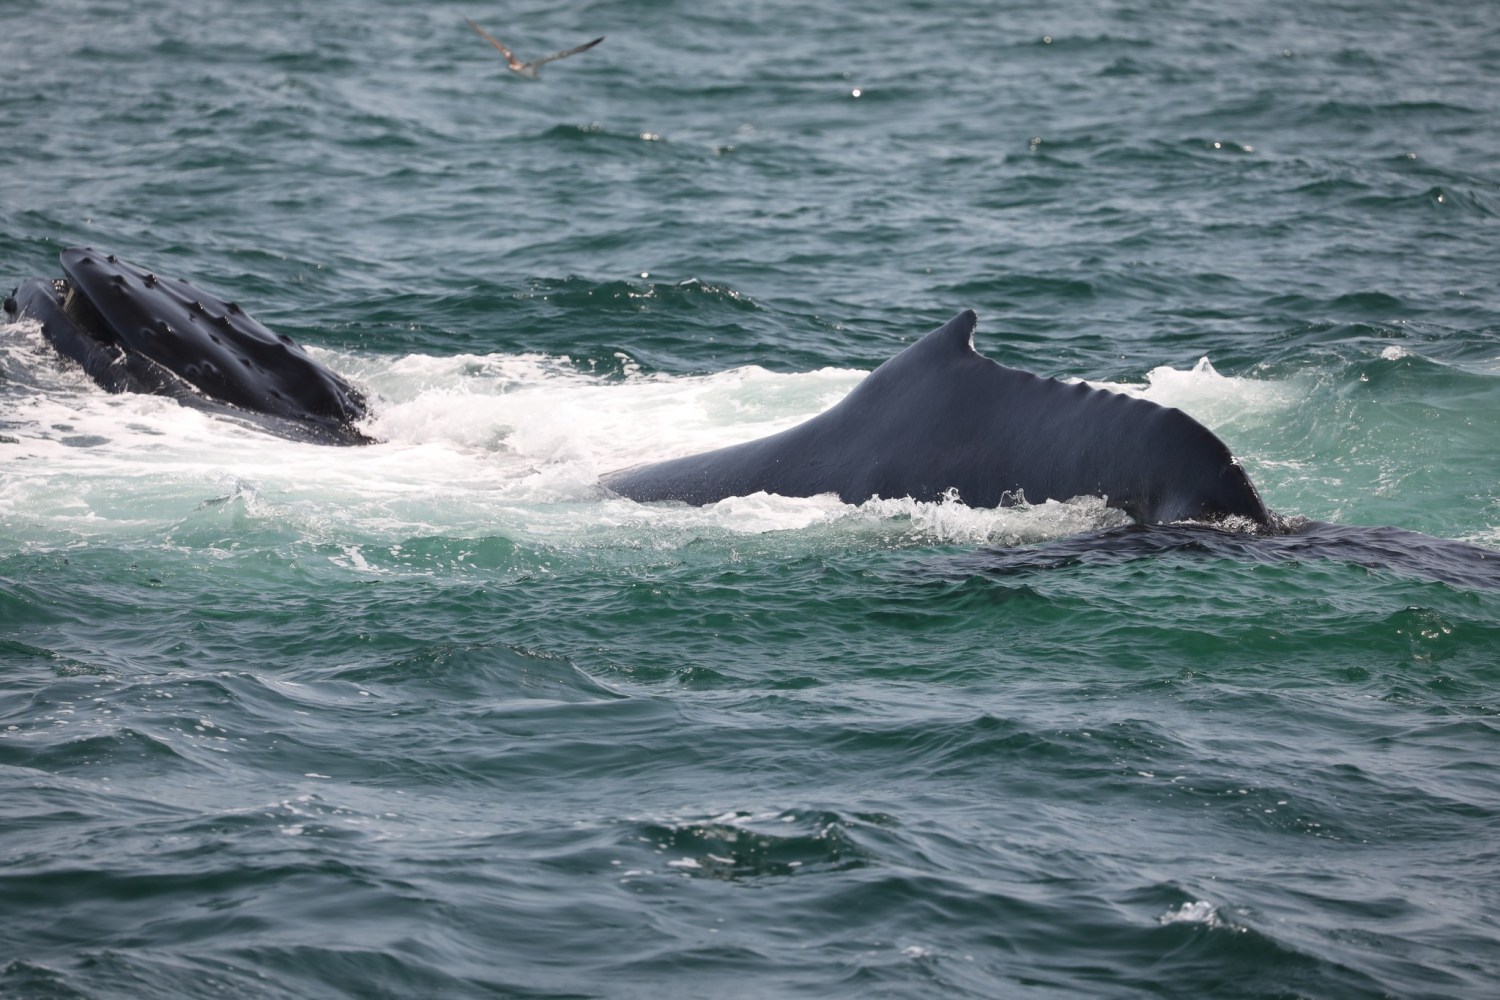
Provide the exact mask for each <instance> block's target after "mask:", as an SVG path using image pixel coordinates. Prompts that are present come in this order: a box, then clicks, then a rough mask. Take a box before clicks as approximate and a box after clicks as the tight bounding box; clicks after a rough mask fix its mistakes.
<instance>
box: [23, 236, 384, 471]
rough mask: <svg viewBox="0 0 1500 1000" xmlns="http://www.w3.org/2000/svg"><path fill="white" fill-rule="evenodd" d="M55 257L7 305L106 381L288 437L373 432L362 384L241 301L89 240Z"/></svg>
mask: <svg viewBox="0 0 1500 1000" xmlns="http://www.w3.org/2000/svg"><path fill="white" fill-rule="evenodd" d="M60 259H61V261H62V269H63V274H64V277H62V278H60V279H46V278H30V279H28V280H26V281H23V282H22V283H21V284H20V285H19V286H18V287H17V288H16V290H15V291H14V292H13V293H12V295H11V296H10V298H8V299H6V300H5V310H6V312H8V313H10V314H12V315H13V316H17V317H19V316H30V317H33V318H35V319H37V320H38V321H40V323H41V325H42V334H43V336H45V337H46V338H47V340H48V341H49V342H50V343H51V344H52V346H53V347H54V348H55V349H56V350H57V351H58V353H59V354H62V355H64V356H65V357H68V358H71V359H73V360H74V361H76V362H78V363H79V364H80V365H81V366H82V367H83V369H84V371H85V372H87V373H88V375H89V377H90V378H92V379H93V380H94V381H95V382H97V383H99V385H101V386H102V387H104V388H105V389H106V390H108V391H110V392H141V393H151V394H155V395H163V396H170V397H172V398H174V399H176V400H178V401H179V402H181V403H183V404H185V405H188V406H194V407H197V408H200V409H206V410H211V411H215V412H220V413H225V414H227V415H231V416H239V417H248V418H249V419H251V420H253V422H255V423H257V424H259V425H261V426H263V427H265V428H267V429H269V430H271V431H273V432H276V433H278V434H282V435H283V436H287V437H294V438H299V439H304V440H309V441H316V442H319V443H324V444H366V443H369V441H370V438H368V437H366V436H365V435H364V434H363V433H361V432H360V431H359V429H358V428H357V427H356V424H357V423H358V422H359V421H360V420H362V419H364V418H365V416H366V415H367V407H366V402H365V398H364V396H363V394H361V393H360V392H359V390H358V389H356V388H354V387H353V386H352V385H350V384H349V383H348V382H347V381H345V380H344V379H343V378H342V377H340V376H339V375H337V374H336V373H334V372H332V371H330V370H329V369H328V368H326V367H324V366H323V365H321V364H319V363H318V362H316V361H314V360H313V359H312V357H310V356H309V355H308V354H307V352H306V351H304V350H303V349H302V348H301V347H299V346H298V345H297V344H296V343H294V342H293V341H292V339H291V338H290V337H286V336H283V335H281V334H277V333H274V332H272V331H271V330H269V329H267V328H266V327H264V326H262V325H261V324H260V323H258V322H256V321H255V320H254V319H253V318H251V317H250V316H249V315H248V314H246V313H245V312H244V310H242V309H241V308H240V307H239V306H238V305H236V304H234V303H232V302H225V301H224V300H223V299H220V298H218V297H217V296H214V295H211V294H209V293H208V292H205V291H203V290H201V289H199V288H195V287H194V286H193V285H190V284H188V283H187V282H186V281H181V280H178V279H176V278H167V277H159V276H157V275H155V274H153V273H151V272H149V271H146V270H145V269H143V268H140V267H137V266H136V265H134V264H130V263H127V262H125V261H123V260H120V259H119V258H117V257H115V256H114V255H112V254H103V253H98V252H96V251H94V250H93V249H90V248H83V247H74V248H71V249H68V250H64V251H63V252H62V253H61V255H60Z"/></svg>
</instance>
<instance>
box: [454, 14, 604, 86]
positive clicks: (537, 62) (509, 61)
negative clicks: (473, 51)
mask: <svg viewBox="0 0 1500 1000" xmlns="http://www.w3.org/2000/svg"><path fill="white" fill-rule="evenodd" d="M464 20H465V21H466V22H468V25H469V27H471V28H473V29H474V30H475V31H477V32H479V37H480V38H483V39H484V40H485V41H487V42H489V43H490V44H491V45H493V46H494V47H495V48H497V49H499V50H500V54H501V55H502V56H504V57H505V65H506V66H508V67H510V70H511V72H512V73H520V74H521V75H522V76H524V77H526V79H528V80H535V79H536V78H537V74H538V73H540V72H541V69H542V64H543V63H549V62H551V61H552V60H554V59H561V58H562V57H563V56H571V55H577V54H578V53H579V52H582V51H584V50H585V49H591V48H593V47H594V46H595V45H598V44H599V43H600V42H602V41H604V36H603V35H600V36H599V37H598V38H596V39H594V40H593V41H592V42H584V43H583V44H582V45H576V46H574V47H573V48H571V49H564V50H563V51H561V52H554V53H552V54H551V55H550V56H542V57H541V58H540V59H533V60H531V61H530V62H522V61H521V60H519V59H517V58H516V54H515V53H514V52H512V51H511V50H510V49H507V48H506V47H505V46H504V45H503V44H501V42H500V39H498V38H496V37H495V36H494V35H492V34H490V33H489V32H488V31H485V30H484V29H483V28H481V27H480V26H479V25H477V24H475V23H474V22H473V21H470V20H469V19H468V18H467V17H466V18H464Z"/></svg>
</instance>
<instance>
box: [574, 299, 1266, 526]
mask: <svg viewBox="0 0 1500 1000" xmlns="http://www.w3.org/2000/svg"><path fill="white" fill-rule="evenodd" d="M976 324H977V317H976V316H975V314H974V313H973V312H972V311H970V310H966V311H964V312H961V313H959V314H958V315H957V316H955V317H954V318H953V319H952V320H950V321H949V322H948V323H946V324H944V325H943V326H941V327H939V328H938V329H936V330H934V331H932V332H931V333H929V334H927V335H926V336H925V337H923V338H922V339H921V340H919V341H917V342H916V343H915V344H913V345H912V346H910V347H908V348H907V349H906V350H904V351H902V352H901V353H900V354H898V355H896V356H895V357H893V358H891V359H890V360H889V361H887V362H886V363H885V364H883V365H881V366H880V367H879V368H877V369H876V370H875V371H874V372H873V373H871V375H870V376H869V377H868V378H866V379H865V380H864V381H863V382H861V383H860V384H859V385H858V386H856V387H855V389H854V390H853V391H852V392H850V393H849V395H847V396H846V397H844V399H843V400H841V401H840V402H839V403H837V404H836V405H834V406H833V407H831V408H830V409H828V410H826V411H825V412H823V413H820V414H819V415H817V416H815V417H813V418H811V419H810V420H807V421H806V422H804V423H802V424H799V425H797V426H796V427H793V428H790V429H789V430H786V431H782V432H781V433H779V434H773V435H770V436H769V437H765V438H761V439H759V440H755V441H750V442H746V443H745V444H739V445H731V446H729V447H726V448H720V449H717V450H715V451H710V452H705V453H703V454H699V455H690V456H687V457H684V458H677V459H670V460H668V461H664V462H657V463H653V464H649V465H642V466H636V467H634V468H630V469H624V470H621V471H619V472H615V473H611V474H608V475H606V476H604V477H603V478H602V482H603V484H604V485H605V486H606V487H607V488H608V489H610V490H612V491H613V492H615V493H618V494H620V495H622V496H626V497H630V498H631V499H635V500H638V501H642V502H649V501H654V500H676V501H681V502H684V503H690V504H706V503H712V502H715V501H717V500H721V499H723V498H725V497H729V496H742V495H747V494H750V493H756V492H760V491H764V492H767V493H775V494H780V495H782V496H816V495H818V494H823V493H833V494H837V495H838V496H839V498H840V499H842V500H844V501H845V502H847V503H861V502H863V501H865V500H867V499H870V498H871V497H886V498H899V497H911V498H913V499H916V500H923V501H934V500H938V499H940V498H942V497H944V496H945V495H949V494H956V495H957V497H958V498H959V499H961V500H962V501H963V502H965V503H967V504H969V505H970V506H974V507H995V506H1001V505H1005V504H1008V503H1013V502H1015V501H1017V500H1019V499H1022V498H1024V499H1025V500H1026V501H1028V502H1032V503H1038V502H1041V501H1042V500H1045V499H1054V500H1069V499H1072V498H1073V497H1078V496H1099V497H1103V498H1104V499H1105V501H1106V502H1107V503H1108V504H1110V505H1111V506H1114V507H1118V508H1120V509H1121V510H1124V511H1126V512H1127V513H1129V514H1130V515H1131V516H1132V517H1134V518H1135V519H1136V520H1138V521H1141V522H1144V523H1163V522H1171V521H1180V520H1222V519H1224V518H1226V517H1230V516H1239V517H1245V518H1249V519H1250V520H1252V521H1254V522H1255V523H1256V524H1262V525H1263V524H1266V523H1268V519H1269V515H1268V512H1267V511H1266V508H1265V506H1264V504H1263V503H1262V502H1261V500H1260V496H1259V494H1258V493H1257V492H1256V490H1255V487H1254V485H1253V484H1252V483H1251V482H1250V479H1249V477H1248V476H1247V475H1246V474H1245V471H1244V469H1243V468H1242V467H1241V466H1240V465H1239V463H1238V462H1237V461H1235V459H1234V456H1233V455H1231V454H1230V452H1229V449H1228V448H1227V447H1226V446H1225V445H1224V443H1223V442H1222V441H1220V440H1219V439H1218V438H1217V437H1216V436H1214V434H1213V432H1212V431H1210V430H1208V428H1206V427H1204V426H1203V425H1202V424H1200V423H1198V421H1196V420H1194V419H1193V418H1192V417H1190V416H1188V415H1187V414H1186V413H1183V412H1182V411H1181V410H1178V409H1174V408H1170V407H1164V406H1160V405H1158V404H1156V403H1152V402H1150V401H1148V400H1144V399H1137V398H1134V397H1131V396H1126V395H1124V394H1121V393H1117V392H1111V391H1109V390H1106V389H1098V388H1093V387H1090V386H1087V385H1084V384H1082V383H1064V382H1060V381H1058V380H1057V379H1053V378H1043V377H1040V376H1037V375H1033V374H1031V373H1029V372H1024V371H1020V370H1018V369H1015V368H1007V367H1005V366H1004V365H1000V364H997V363H995V362H994V361H991V360H989V359H988V358H985V357H982V356H981V355H979V354H978V353H976V352H975V350H974V345H973V334H974V329H975V326H976Z"/></svg>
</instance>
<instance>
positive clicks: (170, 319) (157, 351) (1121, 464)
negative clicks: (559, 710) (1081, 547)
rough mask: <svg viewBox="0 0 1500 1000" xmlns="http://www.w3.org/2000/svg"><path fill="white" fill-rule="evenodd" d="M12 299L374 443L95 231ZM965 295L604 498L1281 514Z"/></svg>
mask: <svg viewBox="0 0 1500 1000" xmlns="http://www.w3.org/2000/svg"><path fill="white" fill-rule="evenodd" d="M59 260H60V262H61V265H62V270H63V276H62V277H61V278H29V279H27V280H25V281H23V282H22V283H21V284H20V285H19V286H17V287H16V289H15V291H14V292H13V293H12V294H11V295H10V297H9V298H7V299H6V300H5V303H4V307H5V310H6V312H7V313H8V314H10V315H11V316H13V317H16V318H19V317H30V318H32V319H35V320H37V321H38V322H39V323H40V325H41V330H42V334H43V336H44V338H45V339H46V340H47V341H48V342H49V343H50V344H51V345H52V346H53V347H54V348H55V349H56V350H57V352H58V353H59V354H61V355H63V356H64V357H66V358H69V359H71V360H73V361H75V362H76V363H78V364H79V365H80V366H81V367H82V368H83V370H84V371H85V372H86V373H87V374H88V375H89V376H90V377H91V378H92V379H93V380H94V381H95V382H97V383H98V384H99V385H101V386H102V387H103V388H104V389H106V390H108V391H110V392H140V393H152V394H156V395H163V396H168V397H171V398H174V399H176V400H177V401H178V402H180V403H183V404H184V405H188V406H194V407H198V408H201V409H204V410H209V411H212V412H215V413H220V414H224V415H227V416H231V417H237V418H240V419H251V420H252V421H253V422H255V423H257V424H259V425H260V426H262V427H264V428H266V429H268V430H271V431H273V432H274V433H278V434H281V435H283V436H286V437H292V438H298V439H302V440H309V441H314V442H318V443H322V444H340V445H354V444H367V443H370V442H371V440H372V439H371V438H369V437H367V436H366V435H365V434H364V432H363V431H361V430H360V426H359V425H360V423H361V422H362V421H364V420H365V419H366V418H367V417H368V416H369V404H368V402H367V400H366V398H365V396H364V394H363V393H361V392H360V391H359V389H357V388H356V387H355V386H353V385H352V384H351V383H350V382H348V381H347V380H345V379H344V378H343V377H342V376H340V375H339V374H337V373H336V372H334V371H332V370H330V369H329V368H327V367H326V366H324V365H322V364H321V363H319V362H318V361H317V360H316V359H314V358H313V357H311V356H310V355H309V354H308V353H307V352H306V351H305V350H304V349H303V348H302V347H300V346H299V345H297V344H296V343H295V342H294V341H293V340H292V339H291V338H290V337H287V336H284V335H282V334H278V333H274V332H273V331H271V330H270V329H268V328H266V327H265V326H263V325H261V324H260V323H259V322H257V321H256V320H255V319H253V318H252V317H250V316H249V315H248V314H247V313H246V312H245V311H244V310H243V309H242V308H240V306H239V305H237V304H235V303H233V302H228V301H225V300H224V299H221V298H219V297H218V296H216V295H213V294H211V293H209V292H206V291H203V290H202V289H199V288H197V287H195V286H194V285H192V284H189V283H188V282H186V281H183V280H181V279H177V278H170V277H164V276H159V275H157V274H156V273H154V272H152V271H148V270H146V269H145V268H142V267H139V266H137V265H135V264H131V263H128V262H126V261H124V260H121V259H120V258H119V257H117V256H115V255H114V254H108V253H101V252H99V251H96V250H94V249H92V248H88V247H72V248H69V249H66V250H64V251H62V253H61V254H60V255H59ZM977 326H978V316H977V315H976V313H975V312H974V311H973V310H969V309H966V310H964V311H962V312H960V313H958V315H956V316H954V317H953V318H952V319H950V320H949V321H948V322H947V323H945V324H943V325H942V326H940V327H938V328H937V329H935V330H933V331H932V332H930V333H928V334H926V335H925V336H923V337H921V338H920V339H918V340H917V341H916V342H915V343H913V344H912V345H911V346H910V347H907V348H906V349H905V350H903V351H901V352H900V353H898V354H897V355H896V356H895V357H893V358H891V359H890V360H888V361H886V362H885V363H884V364H882V365H880V366H879V367H878V368H877V369H875V371H874V372H872V373H871V374H870V375H868V376H867V377H866V378H865V379H864V380H863V381H861V382H860V383H859V385H857V386H856V387H855V388H854V389H853V390H852V391H851V392H850V393H849V394H848V395H847V396H845V397H844V398H843V399H842V400H840V401H839V402H838V403H836V404H834V405H833V406H832V407H830V408H829V409H828V410H825V411H824V412H822V413H820V414H818V415H816V416H814V417H812V418H811V419H809V420H806V421H804V422H803V423H800V424H798V425H796V426H794V427H791V428H789V429H787V430H784V431H781V432H780V433H777V434H772V435H769V436H767V437H763V438H759V439H757V440H753V441H747V442H744V443H742V444H734V445H729V446H727V447H723V448H718V449H715V450H712V451H707V452H703V453H700V454H695V455H686V456H680V457H670V458H666V459H664V460H662V461H657V462H650V463H646V464H642V465H636V466H632V467H629V468H625V469H617V470H614V471H610V472H606V473H605V474H604V475H602V476H600V477H599V482H600V485H601V487H602V489H603V491H604V492H605V494H606V495H612V496H616V497H624V498H628V499H630V500H634V501H637V502H640V503H658V502H660V503H679V504H690V505H697V506H703V505H707V504H712V503H716V502H718V501H720V500H724V499H727V498H729V497H735V496H750V495H752V494H756V493H769V494H777V495H781V496H787V497H813V496H820V495H825V494H832V495H835V496H837V497H838V498H839V499H841V500H843V501H844V502H846V503H850V504H858V503H863V502H864V501H866V500H870V499H872V498H888V499H901V498H911V499H913V500H918V501H927V502H937V501H944V500H953V501H960V502H962V503H964V504H967V505H969V506H971V507H999V506H1008V505H1013V504H1019V503H1039V502H1042V501H1045V500H1060V501H1067V500H1072V499H1075V498H1079V497H1099V498H1102V499H1103V500H1104V502H1105V503H1106V504H1108V505H1109V506H1111V507H1115V508H1118V509H1119V510H1122V511H1124V512H1125V513H1127V514H1128V515H1129V516H1130V517H1131V518H1132V519H1134V520H1135V521H1136V522H1137V523H1140V524H1173V523H1179V522H1198V523H1208V524H1219V525H1228V526H1231V527H1234V528H1236V529H1243V530H1248V531H1259V530H1263V529H1274V528H1275V527H1276V526H1277V525H1278V524H1279V523H1280V522H1279V521H1278V517H1277V515H1275V514H1274V513H1273V512H1271V511H1270V510H1268V509H1267V508H1266V506H1265V504H1264V503H1263V502H1262V500H1261V498H1260V495H1259V493H1258V492H1257V490H1256V488H1255V485H1254V484H1253V483H1252V482H1251V480H1250V477H1249V475H1248V474H1247V473H1246V471H1245V469H1244V467H1243V465H1242V464H1241V463H1240V462H1239V461H1238V460H1237V459H1236V458H1235V457H1234V455H1233V454H1232V453H1231V452H1230V450H1229V448H1228V446H1226V445H1225V444H1224V442H1223V441H1221V440H1220V439H1219V438H1218V437H1216V436H1215V435H1214V433H1213V432H1212V431H1210V430H1209V429H1208V428H1207V427H1205V426H1203V425H1202V424H1201V423H1199V422H1198V421H1197V420H1194V419H1193V418H1192V417H1190V416H1188V415H1187V414H1186V413H1184V412H1182V411H1181V410H1178V409H1175V408H1172V407H1166V406H1160V405H1158V404H1156V403H1153V402H1150V401H1149V400H1145V399H1140V398H1138V397H1133V396H1129V395H1126V394H1124V393H1119V392H1114V391H1111V390H1109V389H1103V388H1099V387H1095V386H1091V385H1088V384H1087V383H1084V382H1066V381H1061V380H1059V379H1056V378H1049V377H1043V376H1039V375H1035V374H1032V373H1031V372H1027V371H1022V370H1020V369H1017V368H1009V367H1006V366H1005V365H1001V364H999V363H997V362H995V361H993V360H991V359H989V358H986V357H984V356H982V355H980V354H979V353H978V352H977V351H976V350H975V347H974V334H975V330H976V328H977Z"/></svg>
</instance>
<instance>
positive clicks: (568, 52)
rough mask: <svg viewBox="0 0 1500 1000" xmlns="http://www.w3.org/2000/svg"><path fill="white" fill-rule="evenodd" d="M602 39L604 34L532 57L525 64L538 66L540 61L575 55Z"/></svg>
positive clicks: (546, 61)
mask: <svg viewBox="0 0 1500 1000" xmlns="http://www.w3.org/2000/svg"><path fill="white" fill-rule="evenodd" d="M602 41H604V36H603V35H600V36H599V37H598V38H596V39H594V40H593V41H592V42H584V43H583V44H582V45H575V46H573V47H572V48H571V49H563V50H562V51H561V52H554V53H552V54H551V55H550V56H542V57H541V58H540V59H533V60H531V62H529V63H527V64H526V65H528V66H540V65H541V64H542V63H549V62H551V61H552V60H554V59H561V58H562V57H563V56H572V55H577V54H578V53H580V52H582V51H584V50H585V49H591V48H593V47H594V46H595V45H598V44H599V43H600V42H602Z"/></svg>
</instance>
